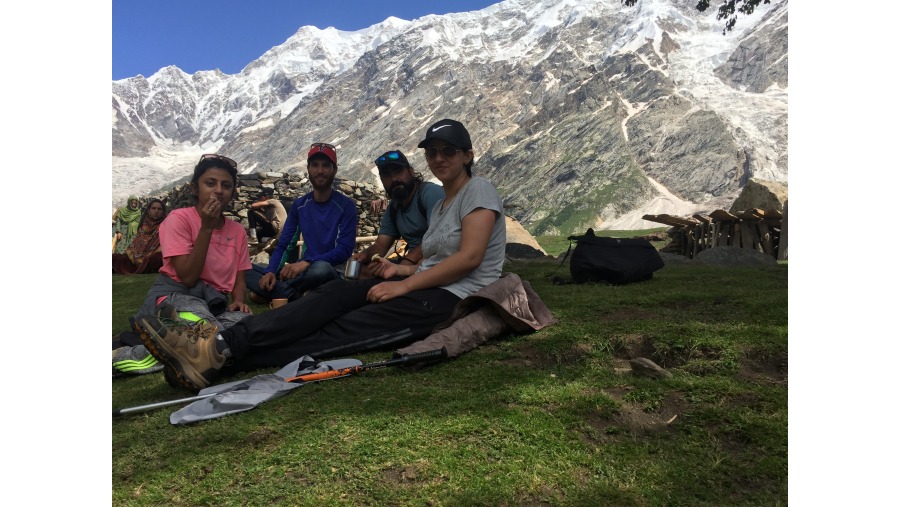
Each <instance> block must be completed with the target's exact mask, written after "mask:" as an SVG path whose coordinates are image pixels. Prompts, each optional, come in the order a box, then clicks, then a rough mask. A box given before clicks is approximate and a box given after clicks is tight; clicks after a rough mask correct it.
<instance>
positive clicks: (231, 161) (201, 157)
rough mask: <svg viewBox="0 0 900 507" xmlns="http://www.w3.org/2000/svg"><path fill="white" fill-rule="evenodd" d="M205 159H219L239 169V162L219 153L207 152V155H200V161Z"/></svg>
mask: <svg viewBox="0 0 900 507" xmlns="http://www.w3.org/2000/svg"><path fill="white" fill-rule="evenodd" d="M204 160H217V161H220V162H225V163H226V164H228V165H229V166H231V168H232V169H237V162H235V161H234V160H232V159H230V158H228V157H226V156H223V155H219V154H217V153H207V154H206V155H200V162H203V161H204Z"/></svg>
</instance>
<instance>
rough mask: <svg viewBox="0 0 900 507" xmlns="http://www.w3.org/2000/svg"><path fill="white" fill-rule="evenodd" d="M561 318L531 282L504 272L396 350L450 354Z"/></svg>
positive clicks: (399, 352) (402, 352) (546, 324)
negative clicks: (424, 334) (431, 330)
mask: <svg viewBox="0 0 900 507" xmlns="http://www.w3.org/2000/svg"><path fill="white" fill-rule="evenodd" d="M556 322H558V321H557V319H556V318H555V317H553V315H552V314H551V313H550V310H549V309H548V308H547V306H546V305H545V304H544V302H543V301H541V298H540V297H538V295H537V293H536V292H534V290H532V288H531V285H530V284H529V283H528V282H527V281H524V280H522V279H521V278H519V275H516V274H515V273H504V274H503V276H502V277H501V278H500V279H499V280H497V281H496V282H494V283H492V284H490V285H488V286H487V287H484V288H482V289H481V290H479V291H478V292H475V293H473V294H471V295H470V296H469V297H467V298H465V299H463V300H462V301H460V302H459V303H457V305H456V308H455V309H454V310H453V315H452V317H451V318H450V320H449V321H448V322H447V323H446V324H443V325H441V326H438V329H437V330H436V331H435V332H434V333H432V334H431V336H429V337H428V338H425V339H424V340H419V341H417V342H415V343H413V344H412V345H409V346H407V347H404V348H402V349H397V350H396V351H395V354H397V355H403V354H415V353H419V352H427V351H430V350H436V349H440V348H441V347H445V348H446V349H447V357H456V356H458V355H460V354H462V353H463V352H468V351H470V350H472V349H474V348H475V347H477V346H479V345H481V344H482V343H484V342H486V341H487V340H489V339H490V338H495V337H497V336H499V335H501V334H503V333H505V332H507V331H513V332H516V333H524V332H531V331H537V330H538V329H542V328H545V327H547V326H549V325H551V324H554V323H556Z"/></svg>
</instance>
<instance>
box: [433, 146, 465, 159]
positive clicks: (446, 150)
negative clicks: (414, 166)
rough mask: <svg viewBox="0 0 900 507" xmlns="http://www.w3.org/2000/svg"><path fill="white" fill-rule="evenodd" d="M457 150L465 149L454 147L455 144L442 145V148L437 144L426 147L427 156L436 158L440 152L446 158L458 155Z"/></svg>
mask: <svg viewBox="0 0 900 507" xmlns="http://www.w3.org/2000/svg"><path fill="white" fill-rule="evenodd" d="M457 151H465V150H461V149H459V148H454V147H453V146H441V147H440V148H438V147H435V146H430V147H428V148H425V158H429V159H431V158H434V157H436V156H437V154H438V153H440V154H441V155H442V156H443V157H444V158H450V157H452V156H453V155H456V152H457Z"/></svg>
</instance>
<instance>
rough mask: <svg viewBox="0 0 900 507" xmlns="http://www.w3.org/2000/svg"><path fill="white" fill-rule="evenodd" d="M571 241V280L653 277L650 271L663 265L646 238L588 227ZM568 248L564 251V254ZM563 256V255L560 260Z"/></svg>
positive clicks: (618, 280) (616, 281)
mask: <svg viewBox="0 0 900 507" xmlns="http://www.w3.org/2000/svg"><path fill="white" fill-rule="evenodd" d="M568 239H569V241H575V242H576V244H575V248H574V250H573V249H572V245H571V243H570V244H569V249H570V250H571V251H572V261H571V263H570V264H569V271H570V272H571V273H572V279H573V280H575V283H590V282H605V283H611V284H613V285H624V284H626V283H632V282H640V281H642V280H649V279H651V278H653V272H654V271H656V270H658V269H660V268H662V267H663V266H665V263H664V262H663V260H662V257H660V256H659V252H657V251H656V248H655V247H654V246H653V245H652V244H651V243H650V242H649V241H647V240H646V239H641V238H608V237H603V236H596V235H594V230H593V229H588V230H587V232H586V233H584V234H583V235H581V236H569V238H568ZM568 255H569V252H568V251H567V252H566V257H568ZM565 260H566V258H565V257H563V262H565Z"/></svg>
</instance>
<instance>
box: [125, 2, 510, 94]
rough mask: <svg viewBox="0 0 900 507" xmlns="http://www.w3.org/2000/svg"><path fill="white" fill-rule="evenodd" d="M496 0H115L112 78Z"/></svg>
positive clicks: (189, 67)
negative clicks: (308, 30) (305, 33)
mask: <svg viewBox="0 0 900 507" xmlns="http://www.w3.org/2000/svg"><path fill="white" fill-rule="evenodd" d="M495 3H499V0H440V1H421V0H419V1H416V0H330V1H325V2H309V1H301V0H255V1H254V0H215V1H214V0H146V1H141V0H113V2H112V79H114V80H115V79H124V78H127V77H133V76H136V75H138V74H143V75H144V76H145V77H147V76H150V75H152V74H153V73H155V72H156V71H158V70H159V69H161V68H163V67H166V66H168V65H175V66H177V67H178V68H180V69H181V70H183V71H185V72H188V73H191V74H192V73H194V72H197V71H198V70H212V69H216V68H218V69H220V70H222V72H225V73H226V74H235V73H238V72H240V71H241V69H243V68H244V67H245V66H246V65H247V64H248V63H250V62H252V61H253V60H255V59H257V58H259V57H260V55H262V54H263V53H265V52H266V51H268V50H269V49H271V48H272V47H274V46H277V45H279V44H281V43H283V42H284V41H285V40H287V38H288V37H290V36H291V35H293V34H294V33H295V32H296V31H297V30H298V29H299V28H300V27H302V26H306V25H313V26H316V27H319V28H327V27H329V26H333V27H335V28H337V29H339V30H345V31H355V30H359V29H362V28H366V27H369V26H372V25H373V24H375V23H378V22H380V21H383V20H384V19H385V18H387V17H388V16H395V17H398V18H401V19H406V20H412V19H415V18H419V17H422V16H425V15H427V14H446V13H448V12H466V11H473V10H479V9H483V8H485V7H487V6H489V5H493V4H495Z"/></svg>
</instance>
